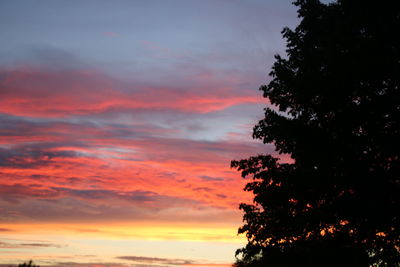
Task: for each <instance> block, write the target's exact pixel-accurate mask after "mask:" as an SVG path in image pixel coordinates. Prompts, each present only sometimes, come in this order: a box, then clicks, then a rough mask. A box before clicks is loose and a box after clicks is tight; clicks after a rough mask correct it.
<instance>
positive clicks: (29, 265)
mask: <svg viewBox="0 0 400 267" xmlns="http://www.w3.org/2000/svg"><path fill="white" fill-rule="evenodd" d="M18 267H40V266H39V265H35V264H33V261H32V260H30V261H29V262H28V263H26V262H24V263H21V264H18Z"/></svg>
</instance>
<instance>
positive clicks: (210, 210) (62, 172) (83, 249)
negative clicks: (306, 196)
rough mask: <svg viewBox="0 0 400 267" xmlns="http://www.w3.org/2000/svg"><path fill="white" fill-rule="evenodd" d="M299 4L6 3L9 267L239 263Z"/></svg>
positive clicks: (3, 237) (1, 190) (2, 8)
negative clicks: (264, 134) (276, 78)
mask: <svg viewBox="0 0 400 267" xmlns="http://www.w3.org/2000/svg"><path fill="white" fill-rule="evenodd" d="M291 2H292V1H290V0H288V1H287V0H246V1H244V0H201V1H200V0H168V1H167V0H149V1H139V0H130V1H128V0H126V1H125V0H116V1H106V0H84V1H78V0H37V1H33V0H31V1H29V0H28V1H22V0H0V33H1V34H0V41H1V44H2V45H1V48H0V266H3V265H4V266H8V264H17V263H21V262H24V261H27V260H29V259H33V260H34V262H35V263H37V264H40V265H41V266H71V267H72V266H76V267H84V266H85V267H95V266H96V267H106V266H109V267H111V266H114V267H117V266H118V267H128V266H154V267H155V266H158V267H161V266H229V265H230V264H232V263H233V262H234V255H235V250H236V249H238V248H240V247H242V246H243V245H244V244H245V243H246V239H245V237H243V236H238V235H237V229H238V227H240V226H241V225H242V213H241V211H239V209H238V206H239V204H240V203H241V202H250V201H251V195H249V194H248V193H245V192H243V190H242V189H243V186H244V184H245V183H246V181H245V180H243V179H242V178H241V177H240V173H238V172H237V171H235V170H232V169H231V168H230V161H231V160H233V159H242V158H247V157H249V156H252V155H257V154H263V153H274V149H273V146H271V145H264V144H262V143H261V142H260V141H257V140H252V138H251V132H252V127H253V126H254V125H255V124H256V123H257V121H258V120H260V119H262V117H263V108H264V107H265V106H266V105H268V101H267V100H266V99H263V98H262V95H261V93H260V91H259V90H258V88H259V86H260V85H262V84H265V83H268V81H269V80H270V77H268V73H269V71H270V68H271V66H272V64H273V62H274V55H275V54H282V55H283V54H284V52H285V41H284V40H283V39H282V37H281V30H282V29H283V27H285V26H289V27H291V28H293V27H294V26H295V25H296V23H298V18H297V14H296V9H295V7H294V6H293V5H292V4H291ZM283 160H285V159H284V158H283Z"/></svg>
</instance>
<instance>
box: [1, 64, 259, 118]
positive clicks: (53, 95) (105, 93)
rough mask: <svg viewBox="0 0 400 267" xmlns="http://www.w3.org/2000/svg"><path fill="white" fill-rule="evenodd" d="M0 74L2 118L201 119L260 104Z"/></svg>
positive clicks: (248, 98) (247, 98)
mask: <svg viewBox="0 0 400 267" xmlns="http://www.w3.org/2000/svg"><path fill="white" fill-rule="evenodd" d="M1 74H2V77H3V78H2V79H1V81H0V112H3V113H7V114H13V115H18V116H30V117H59V116H69V115H83V114H96V113H101V112H104V111H107V110H118V109H123V110H141V109H144V110H149V109H150V110H154V109H158V110H162V109H166V110H168V109H169V110H179V111H183V112H195V113H200V114H201V113H209V112H213V111H219V110H223V109H226V108H228V107H231V106H235V105H241V104H246V103H247V104H248V103H260V102H261V101H262V99H260V97H257V96H254V95H243V94H242V95H240V94H237V93H236V94H235V91H234V90H232V89H230V88H229V87H218V86H217V87H215V85H212V84H209V85H208V86H209V88H203V90H201V91H199V90H197V88H196V90H194V89H193V88H192V89H191V88H188V89H187V90H182V89H174V88H167V87H166V88H159V87H149V86H143V85H136V84H134V83H128V84H126V83H122V82H121V81H118V80H116V79H114V78H112V77H109V76H107V75H104V74H102V73H99V72H96V71H94V70H64V71H45V70H42V69H32V68H30V69H19V70H11V71H10V70H8V71H4V70H3V71H1ZM205 85H206V84H205ZM194 88H195V87H194Z"/></svg>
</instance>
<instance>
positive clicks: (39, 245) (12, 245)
mask: <svg viewBox="0 0 400 267" xmlns="http://www.w3.org/2000/svg"><path fill="white" fill-rule="evenodd" d="M43 247H54V248H62V247H65V245H60V244H54V243H48V242H40V243H39V242H35V243H21V242H17V241H16V240H13V242H4V241H0V248H2V249H21V248H43Z"/></svg>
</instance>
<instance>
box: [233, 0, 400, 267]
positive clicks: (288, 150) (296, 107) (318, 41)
mask: <svg viewBox="0 0 400 267" xmlns="http://www.w3.org/2000/svg"><path fill="white" fill-rule="evenodd" d="M294 4H295V5H296V6H297V7H298V16H299V18H300V23H299V25H298V26H297V27H296V28H295V29H294V30H291V29H289V28H285V29H284V30H283V31H282V33H283V36H284V38H286V40H287V50H286V52H287V56H279V55H277V56H276V57H275V58H276V61H275V63H274V65H273V67H272V71H271V72H270V77H271V81H270V82H269V84H268V85H263V86H261V87H260V90H261V91H263V96H264V97H266V98H268V99H269V101H270V103H271V105H270V106H268V107H267V108H265V117H264V119H262V120H260V121H259V122H258V124H257V125H256V126H255V127H254V131H253V138H257V139H261V140H262V141H263V142H264V143H273V144H274V145H275V148H276V151H277V152H278V153H279V154H289V155H290V156H291V158H292V159H293V162H289V163H283V162H281V161H280V160H279V159H278V158H276V157H274V156H272V155H258V156H254V157H251V158H249V159H244V160H239V161H232V164H231V165H232V167H234V168H236V169H238V170H239V171H241V172H242V176H243V177H247V178H250V179H251V181H250V182H249V183H248V184H247V185H246V187H245V190H246V191H249V192H252V193H253V194H254V202H253V203H252V204H241V205H240V208H241V209H242V210H243V211H244V216H243V220H244V225H243V226H242V227H241V228H240V229H239V233H244V234H246V236H247V239H248V243H247V245H246V246H245V247H244V248H242V249H239V250H238V251H237V257H238V261H237V263H236V265H237V266H374V265H376V266H400V242H399V226H400V221H399V210H400V208H399V200H400V190H399V189H400V179H399V178H400V142H398V139H399V138H400V88H399V87H400V38H399V34H398V33H399V30H400V2H399V1H381V2H378V1H364V0H339V1H337V2H332V3H329V4H324V3H321V2H320V1H318V0H298V1H296V2H294Z"/></svg>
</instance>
